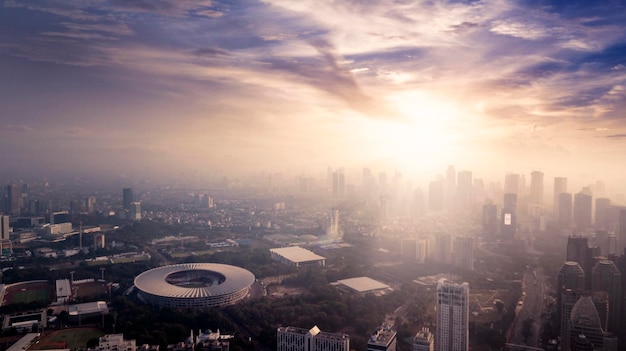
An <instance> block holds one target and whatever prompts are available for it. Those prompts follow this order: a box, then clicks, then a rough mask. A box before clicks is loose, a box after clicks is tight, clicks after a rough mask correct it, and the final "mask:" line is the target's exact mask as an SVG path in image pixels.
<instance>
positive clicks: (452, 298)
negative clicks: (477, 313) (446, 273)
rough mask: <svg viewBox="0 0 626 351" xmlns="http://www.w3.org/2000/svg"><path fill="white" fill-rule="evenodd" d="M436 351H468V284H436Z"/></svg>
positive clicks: (440, 281)
mask: <svg viewBox="0 0 626 351" xmlns="http://www.w3.org/2000/svg"><path fill="white" fill-rule="evenodd" d="M435 350H437V351H467V350H469V284H468V283H463V284H455V283H451V282H448V281H447V280H445V279H441V280H439V282H438V283H437V333H436V335H435Z"/></svg>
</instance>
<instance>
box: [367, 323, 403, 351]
mask: <svg viewBox="0 0 626 351" xmlns="http://www.w3.org/2000/svg"><path fill="white" fill-rule="evenodd" d="M396 335H397V333H396V331H395V330H393V329H391V328H389V327H385V326H383V327H379V328H377V329H376V330H375V331H374V332H373V333H372V335H371V336H370V339H369V340H368V341H367V351H396V344H397V342H398V341H397V338H396Z"/></svg>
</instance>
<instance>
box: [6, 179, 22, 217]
mask: <svg viewBox="0 0 626 351" xmlns="http://www.w3.org/2000/svg"><path fill="white" fill-rule="evenodd" d="M4 212H5V213H6V214H8V215H11V216H15V217H17V216H19V215H20V188H19V187H18V186H17V184H9V185H7V187H6V198H5V202H4Z"/></svg>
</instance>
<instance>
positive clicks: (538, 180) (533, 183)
mask: <svg viewBox="0 0 626 351" xmlns="http://www.w3.org/2000/svg"><path fill="white" fill-rule="evenodd" d="M530 202H531V203H533V204H535V205H542V204H543V173H542V172H539V171H533V172H531V173H530Z"/></svg>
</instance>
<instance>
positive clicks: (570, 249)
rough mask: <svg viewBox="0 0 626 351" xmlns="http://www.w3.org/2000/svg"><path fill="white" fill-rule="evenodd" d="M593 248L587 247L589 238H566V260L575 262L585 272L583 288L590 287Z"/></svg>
mask: <svg viewBox="0 0 626 351" xmlns="http://www.w3.org/2000/svg"><path fill="white" fill-rule="evenodd" d="M593 257H594V254H593V249H592V248H590V247H589V239H588V238H586V237H582V236H570V237H568V238H567V248H566V254H565V260H566V261H573V262H577V263H578V264H579V265H580V267H581V268H582V269H583V271H584V272H585V286H584V288H585V289H587V290H589V289H591V269H592V268H593Z"/></svg>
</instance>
